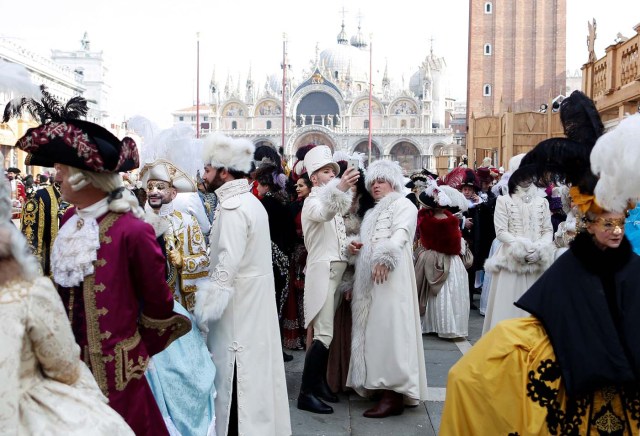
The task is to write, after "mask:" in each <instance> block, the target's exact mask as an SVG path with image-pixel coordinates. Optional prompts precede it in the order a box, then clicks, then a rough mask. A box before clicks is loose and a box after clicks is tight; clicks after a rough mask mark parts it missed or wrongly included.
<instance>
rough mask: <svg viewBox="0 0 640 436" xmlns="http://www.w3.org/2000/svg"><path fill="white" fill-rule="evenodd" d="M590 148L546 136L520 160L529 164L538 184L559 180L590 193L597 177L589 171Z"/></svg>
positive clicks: (522, 164)
mask: <svg viewBox="0 0 640 436" xmlns="http://www.w3.org/2000/svg"><path fill="white" fill-rule="evenodd" d="M590 153H591V148H590V147H589V146H586V145H584V144H581V143H578V142H575V141H571V140H570V139H567V138H550V139H546V140H544V141H542V142H541V143H539V144H538V145H536V146H535V147H534V148H533V150H531V151H530V152H529V153H527V154H526V155H525V156H524V157H523V158H522V161H521V162H520V167H524V166H531V167H533V168H534V170H533V174H534V176H535V179H536V180H537V181H538V185H539V186H546V185H548V184H549V183H554V184H557V183H562V184H571V185H574V186H578V187H579V188H580V191H581V192H583V193H585V194H586V193H593V189H594V188H595V182H597V178H596V177H595V176H594V175H593V174H592V173H591V161H590V159H589V155H590Z"/></svg>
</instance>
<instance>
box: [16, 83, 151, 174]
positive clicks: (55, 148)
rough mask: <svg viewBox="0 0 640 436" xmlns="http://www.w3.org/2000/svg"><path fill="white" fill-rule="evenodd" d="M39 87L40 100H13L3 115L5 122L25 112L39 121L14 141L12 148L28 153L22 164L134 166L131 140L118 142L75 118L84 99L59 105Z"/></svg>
mask: <svg viewBox="0 0 640 436" xmlns="http://www.w3.org/2000/svg"><path fill="white" fill-rule="evenodd" d="M40 90H41V92H42V98H41V99H40V100H36V99H33V98H20V99H15V100H13V101H11V102H9V103H8V104H7V106H6V107H5V110H4V115H3V122H5V123H6V122H7V121H9V119H11V118H13V117H22V116H23V115H24V114H25V113H28V114H29V115H31V116H32V117H33V118H34V119H36V120H38V121H39V122H40V123H41V124H40V125H39V126H38V127H34V128H31V129H29V130H27V132H26V133H25V135H24V136H23V137H22V138H20V139H19V140H18V142H17V143H16V147H18V148H20V149H21V150H24V151H26V152H27V153H28V154H27V158H26V159H25V164H26V165H39V166H44V167H52V166H53V165H54V164H56V163H59V164H64V165H69V166H72V167H75V168H79V169H82V170H87V171H91V172H97V173H113V172H121V171H129V170H132V169H134V168H137V167H138V165H139V157H138V149H137V147H136V143H135V141H134V140H133V139H131V138H129V137H127V138H124V139H123V140H122V141H120V140H119V139H118V138H117V137H116V136H115V135H113V134H112V133H111V132H109V131H108V130H107V129H105V128H104V127H102V126H99V125H97V124H94V123H90V122H88V121H83V120H80V119H79V118H80V117H82V116H85V115H86V114H87V112H88V107H87V101H86V100H85V99H84V98H82V97H73V98H72V99H71V100H69V101H68V102H67V103H66V104H62V103H60V102H59V101H58V100H56V99H55V97H53V96H52V95H51V94H50V93H49V92H48V91H47V89H46V87H45V86H44V85H42V86H41V87H40Z"/></svg>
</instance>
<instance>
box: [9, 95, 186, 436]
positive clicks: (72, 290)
mask: <svg viewBox="0 0 640 436" xmlns="http://www.w3.org/2000/svg"><path fill="white" fill-rule="evenodd" d="M31 102H32V103H34V104H40V105H41V106H42V107H43V111H44V112H46V114H47V117H43V119H42V122H43V124H42V125H40V126H38V127H35V128H32V129H29V130H28V131H27V133H26V134H25V135H24V136H23V137H22V138H20V140H18V142H17V144H16V146H17V147H18V148H21V149H22V150H24V151H26V152H27V153H28V156H27V159H26V162H25V163H26V164H27V165H40V166H45V167H51V166H54V165H55V167H56V169H57V174H56V181H57V182H58V183H59V184H60V193H61V196H62V198H63V199H64V200H65V201H68V202H70V203H72V204H74V205H75V208H71V209H69V210H68V211H67V213H66V214H65V216H64V217H63V219H62V224H61V228H60V231H59V232H58V236H57V238H56V240H55V241H54V244H53V250H52V256H51V259H52V260H51V264H52V266H51V269H52V275H53V280H54V282H55V283H56V285H57V287H58V292H59V293H60V296H61V297H62V300H63V303H64V306H65V308H66V309H67V312H68V315H69V320H70V322H71V326H72V329H73V332H74V335H75V338H76V341H77V342H78V344H79V345H80V349H81V356H80V358H82V359H83V360H84V362H85V363H86V364H87V365H88V366H89V368H90V369H91V372H92V373H93V375H94V377H95V379H96V382H97V383H98V386H99V387H100V389H101V390H102V392H103V393H104V394H105V395H106V396H107V397H108V399H109V404H110V405H111V407H113V408H114V409H115V410H116V411H117V412H119V413H120V414H121V415H122V416H123V417H124V419H125V420H126V421H127V423H128V424H129V425H130V426H131V428H132V429H133V430H134V431H135V433H136V434H137V435H154V436H155V435H163V434H168V432H167V429H166V427H165V424H164V421H163V419H162V415H161V414H160V411H159V409H158V406H157V404H156V402H155V399H154V397H153V395H152V393H151V390H150V388H149V385H148V384H147V380H146V378H145V377H144V373H145V370H146V368H147V364H148V362H149V357H150V356H152V355H154V354H156V353H158V352H160V351H162V350H163V349H165V348H166V347H167V346H168V345H169V344H170V343H171V342H172V341H173V340H175V339H176V338H178V337H180V336H182V335H184V334H185V333H187V332H188V331H189V330H190V328H191V323H190V321H189V320H188V318H186V317H184V316H182V315H179V314H176V313H174V312H173V298H172V294H171V291H170V290H169V288H168V286H167V284H166V281H165V261H164V257H163V255H162V252H161V250H160V247H159V245H158V244H157V242H156V239H155V235H154V232H153V230H152V228H151V226H150V225H148V224H146V223H145V222H143V221H142V220H140V219H139V216H141V215H142V213H143V212H142V210H141V209H140V208H139V206H138V203H137V200H136V199H135V197H134V196H133V194H131V193H130V192H129V191H126V190H125V189H124V187H123V184H122V178H121V177H120V175H119V174H118V172H123V171H128V170H131V169H134V168H137V166H138V151H137V148H136V145H135V142H133V140H131V139H130V138H125V139H124V140H122V141H120V140H119V139H118V138H116V137H115V136H113V135H112V134H111V133H109V132H108V131H107V130H105V129H104V128H102V127H100V126H98V125H96V124H93V123H89V122H86V121H81V120H78V119H75V117H74V115H77V113H71V112H69V111H67V110H68V109H69V106H68V105H67V106H66V107H63V106H62V105H60V107H55V106H54V107H50V106H49V105H48V103H47V102H46V101H45V99H43V102H42V104H41V103H39V102H35V101H33V100H32V101H31ZM85 107H86V103H85ZM72 109H74V108H72Z"/></svg>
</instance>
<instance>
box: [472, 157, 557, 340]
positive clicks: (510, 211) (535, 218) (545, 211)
mask: <svg viewBox="0 0 640 436" xmlns="http://www.w3.org/2000/svg"><path fill="white" fill-rule="evenodd" d="M533 182H534V175H533V170H532V169H531V168H527V167H524V168H523V167H520V168H518V169H517V170H516V171H515V172H514V173H513V174H512V175H511V177H510V178H509V195H503V196H500V197H498V200H497V201H496V210H495V214H494V224H495V227H496V239H498V240H499V241H500V242H502V245H500V247H499V248H498V249H497V251H496V252H495V254H494V255H493V256H491V257H490V258H489V259H487V261H486V262H485V265H484V267H485V270H486V271H489V272H490V273H491V274H492V277H491V289H490V292H489V302H488V305H487V312H486V314H485V319H484V325H483V327H482V333H483V334H484V333H486V332H488V331H489V330H491V329H492V328H493V327H494V326H495V325H496V324H498V323H499V322H500V321H502V320H505V319H511V318H519V317H523V316H527V315H528V314H527V312H525V311H523V310H522V309H519V308H517V307H516V306H514V304H513V303H514V302H515V301H517V300H518V299H519V298H520V297H521V296H522V294H524V293H525V291H526V290H527V289H529V288H530V287H531V285H533V284H534V283H535V281H536V280H537V279H538V277H540V276H541V275H542V273H543V272H544V271H545V270H546V269H547V268H548V267H549V265H551V263H552V262H553V260H554V255H555V246H554V244H553V226H552V225H551V213H550V212H549V203H548V202H547V200H546V198H544V195H545V194H544V191H539V188H538V187H537V186H536V185H535V183H533Z"/></svg>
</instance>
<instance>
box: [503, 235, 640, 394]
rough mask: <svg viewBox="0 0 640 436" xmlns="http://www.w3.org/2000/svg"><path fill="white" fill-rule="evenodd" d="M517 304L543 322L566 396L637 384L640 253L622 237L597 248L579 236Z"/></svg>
mask: <svg viewBox="0 0 640 436" xmlns="http://www.w3.org/2000/svg"><path fill="white" fill-rule="evenodd" d="M515 305H516V306H518V307H519V308H521V309H523V310H526V311H527V312H529V313H531V314H532V315H534V316H535V317H536V318H538V319H539V320H540V321H541V322H542V324H543V326H544V328H545V330H546V332H547V334H548V336H549V338H550V340H551V344H552V345H553V349H554V352H555V355H556V358H557V360H558V363H559V365H560V369H561V371H562V378H563V382H564V385H565V388H566V390H567V392H568V393H569V394H570V395H579V394H584V393H588V392H591V391H593V390H594V389H598V388H601V387H603V386H607V385H612V384H613V385H622V384H627V383H637V382H638V380H639V378H638V377H639V375H640V257H638V256H637V255H636V254H634V253H633V252H632V250H631V245H630V244H629V242H628V240H627V239H626V238H624V239H623V242H622V244H621V245H620V247H618V248H616V249H606V250H600V249H599V248H597V247H596V246H595V244H594V242H593V240H592V238H591V236H590V235H588V234H586V233H584V234H579V235H578V237H577V238H576V239H575V241H574V242H573V244H572V245H571V249H570V250H568V251H567V252H566V253H564V254H563V255H562V256H561V257H560V258H559V259H558V260H557V261H556V262H555V263H554V264H553V265H552V266H551V267H550V268H549V269H548V270H547V271H546V272H545V273H544V274H543V275H542V276H541V277H540V279H539V280H538V281H537V282H536V283H535V284H534V285H533V286H532V287H531V288H530V289H529V290H528V291H527V292H526V293H525V294H524V295H523V296H522V297H521V298H520V300H518V301H517V302H516V303H515Z"/></svg>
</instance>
